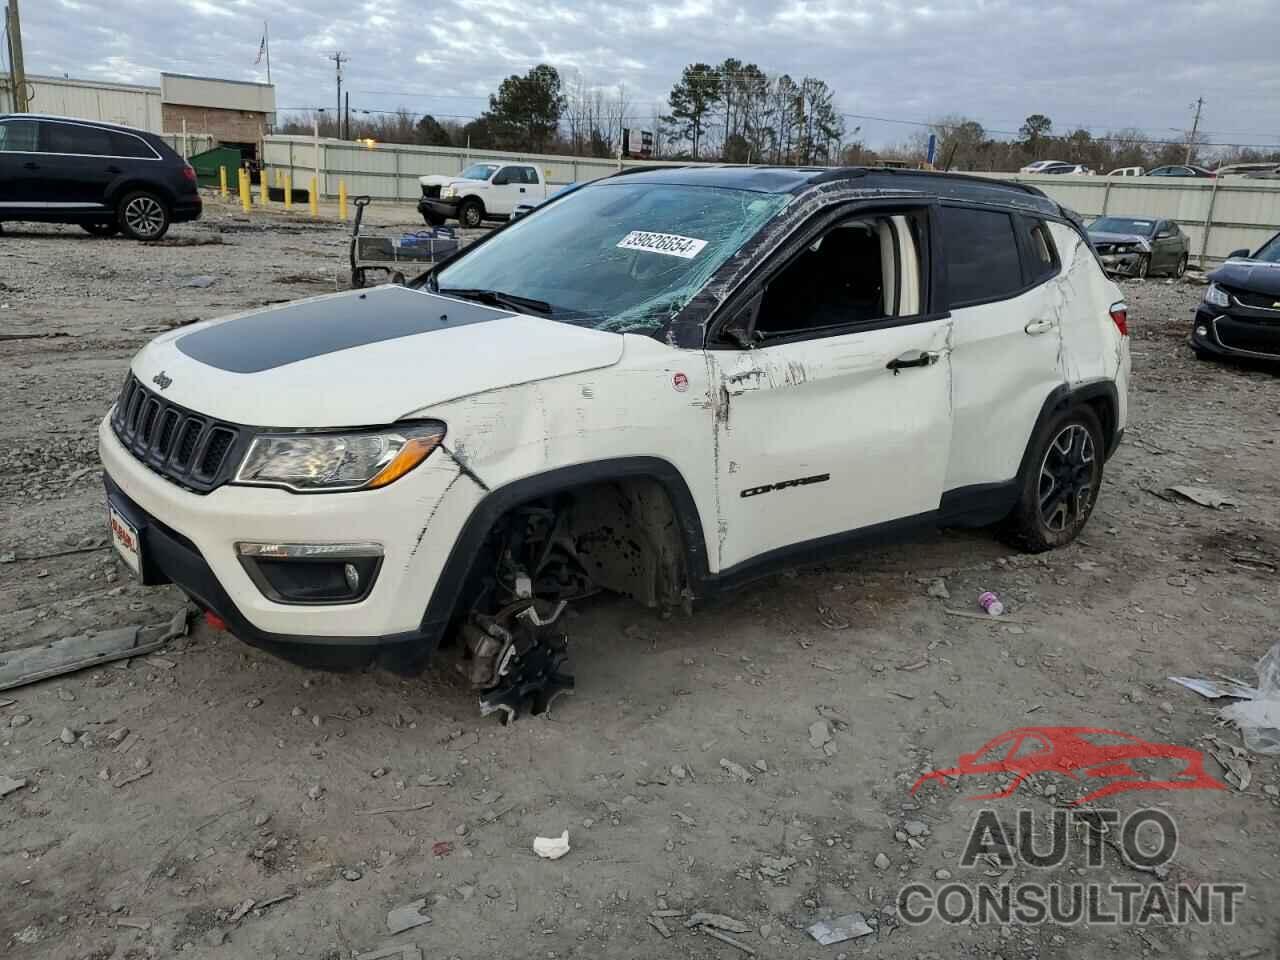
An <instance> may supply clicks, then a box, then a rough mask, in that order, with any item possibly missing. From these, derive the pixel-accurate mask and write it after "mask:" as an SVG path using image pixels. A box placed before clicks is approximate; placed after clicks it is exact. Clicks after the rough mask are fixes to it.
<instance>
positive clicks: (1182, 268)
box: [1173, 253, 1188, 280]
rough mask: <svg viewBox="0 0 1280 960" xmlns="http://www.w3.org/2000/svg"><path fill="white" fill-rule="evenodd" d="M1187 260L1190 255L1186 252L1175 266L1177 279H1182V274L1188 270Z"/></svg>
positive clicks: (1174, 270) (1174, 271) (1174, 274)
mask: <svg viewBox="0 0 1280 960" xmlns="http://www.w3.org/2000/svg"><path fill="white" fill-rule="evenodd" d="M1187 260H1188V257H1187V255H1186V254H1185V253H1184V254H1183V255H1182V257H1181V259H1179V260H1178V265H1177V266H1176V267H1174V268H1173V276H1174V278H1175V279H1179V280H1180V279H1182V275H1183V274H1184V273H1186V272H1187Z"/></svg>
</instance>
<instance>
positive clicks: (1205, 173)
mask: <svg viewBox="0 0 1280 960" xmlns="http://www.w3.org/2000/svg"><path fill="white" fill-rule="evenodd" d="M1147 176H1148V177H1200V178H1202V179H1204V178H1212V177H1216V176H1217V174H1216V173H1214V172H1213V171H1212V170H1206V169H1205V168H1204V167H1197V166H1195V165H1194V164H1190V163H1171V164H1169V165H1168V166H1164V167H1156V168H1155V169H1154V170H1148V171H1147Z"/></svg>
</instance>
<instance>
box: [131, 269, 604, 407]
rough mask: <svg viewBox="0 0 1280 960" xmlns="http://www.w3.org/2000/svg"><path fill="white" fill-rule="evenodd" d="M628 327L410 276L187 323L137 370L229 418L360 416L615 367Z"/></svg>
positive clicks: (151, 383)
mask: <svg viewBox="0 0 1280 960" xmlns="http://www.w3.org/2000/svg"><path fill="white" fill-rule="evenodd" d="M624 342H625V341H624V338H623V337H622V336H621V335H619V334H616V333H605V332H603V331H599V330H589V329H586V328H583V327H575V326H572V325H570V324H567V323H559V322H557V321H554V320H547V319H545V318H541V317H529V316H524V315H522V314H516V313H509V312H507V311H503V310H495V309H492V308H490V307H486V306H482V305H480V304H477V303H470V302H467V301H464V300H454V299H452V298H449V297H442V296H439V295H437V294H433V293H427V292H425V291H421V290H413V289H409V288H407V287H398V286H383V287H374V288H373V289H370V290H352V291H350V292H347V293H337V294H330V295H328V296H322V297H313V298H311V299H307V300H299V301H296V302H294V303H289V304H285V305H283V306H279V307H272V308H269V309H266V310H253V311H249V312H246V313H241V314H235V315H233V316H230V317H224V318H222V319H220V320H213V321H209V322H207V323H202V324H197V325H194V326H190V327H183V328H182V329H180V330H175V331H173V332H171V333H167V334H164V335H162V336H160V337H157V338H156V339H155V340H153V341H151V343H149V344H148V345H147V346H146V347H144V348H143V349H142V351H141V352H140V353H139V354H138V355H137V357H135V358H134V361H133V373H134V375H135V376H137V377H138V378H139V379H140V380H141V381H142V383H143V384H145V385H146V386H147V387H148V389H155V388H156V387H157V386H160V387H161V389H162V390H163V393H164V397H165V399H166V400H172V401H173V402H174V403H178V404H181V405H182V406H184V407H187V408H188V409H191V410H194V411H196V412H198V413H205V414H209V415H210V416H214V417H218V418H220V419H223V420H229V421H231V422H233V423H240V424H248V425H252V426H261V427H305V428H322V427H353V426H374V425H379V424H384V423H393V422H395V421H396V420H398V419H400V418H402V417H404V416H406V415H407V414H410V413H413V412H415V411H418V410H422V409H424V408H427V407H430V406H434V405H436V404H440V403H444V402H446V401H448V400H455V399H457V398H459V397H465V396H469V395H471V394H476V393H483V392H486V391H488V390H494V389H498V388H501V387H506V386H513V385H515V384H520V383H531V382H533V381H536V380H546V379H549V378H551V377H559V376H564V375H566V374H572V373H580V372H582V371H585V370H595V369H599V368H601V367H607V366H611V365H612V364H614V363H617V362H618V360H620V359H621V357H622V351H623V347H624Z"/></svg>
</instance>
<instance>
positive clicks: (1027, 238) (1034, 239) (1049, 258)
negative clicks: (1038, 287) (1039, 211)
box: [1018, 216, 1059, 283]
mask: <svg viewBox="0 0 1280 960" xmlns="http://www.w3.org/2000/svg"><path fill="white" fill-rule="evenodd" d="M1018 232H1019V233H1020V234H1021V235H1022V245H1023V257H1024V259H1025V260H1026V274H1027V280H1028V282H1030V283H1040V282H1041V281H1044V280H1048V279H1049V278H1050V277H1052V276H1053V275H1054V274H1056V273H1057V272H1058V266H1059V261H1058V251H1057V250H1056V249H1055V248H1054V246H1053V237H1052V235H1051V234H1050V233H1049V228H1048V226H1046V225H1045V222H1044V221H1043V220H1035V219H1033V218H1031V217H1026V216H1019V217H1018Z"/></svg>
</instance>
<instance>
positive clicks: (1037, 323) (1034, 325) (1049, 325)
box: [1022, 320, 1058, 337]
mask: <svg viewBox="0 0 1280 960" xmlns="http://www.w3.org/2000/svg"><path fill="white" fill-rule="evenodd" d="M1057 325H1058V324H1057V323H1055V322H1054V321H1053V320H1032V321H1031V322H1030V323H1028V324H1027V325H1026V326H1025V327H1023V328H1022V329H1023V330H1025V331H1027V333H1029V334H1031V336H1033V337H1035V336H1039V335H1040V334H1042V333H1048V332H1049V331H1050V330H1052V329H1053V328H1054V327H1056V326H1057Z"/></svg>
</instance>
